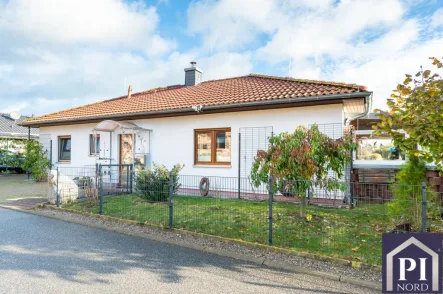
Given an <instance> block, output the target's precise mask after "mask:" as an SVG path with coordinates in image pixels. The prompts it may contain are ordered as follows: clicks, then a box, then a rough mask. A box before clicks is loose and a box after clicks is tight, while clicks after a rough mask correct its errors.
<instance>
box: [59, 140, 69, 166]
mask: <svg viewBox="0 0 443 294" xmlns="http://www.w3.org/2000/svg"><path fill="white" fill-rule="evenodd" d="M58 161H60V162H69V161H71V136H60V137H58Z"/></svg>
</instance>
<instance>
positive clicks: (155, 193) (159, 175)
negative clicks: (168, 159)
mask: <svg viewBox="0 0 443 294" xmlns="http://www.w3.org/2000/svg"><path fill="white" fill-rule="evenodd" d="M153 165H154V168H153V169H149V168H144V169H142V170H141V171H139V172H138V174H137V175H136V177H135V187H134V188H135V193H136V194H137V196H139V197H140V198H142V199H145V200H148V201H155V202H164V201H167V200H168V199H169V186H170V171H169V170H168V169H167V168H166V167H165V166H164V165H158V164H156V163H153ZM183 167H184V165H181V164H176V165H174V167H173V168H172V173H173V175H174V179H173V188H172V189H173V193H174V194H175V193H176V192H177V190H178V188H179V187H180V184H179V183H178V180H179V177H178V174H179V173H180V171H181V170H182V169H183Z"/></svg>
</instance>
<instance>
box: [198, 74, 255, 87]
mask: <svg viewBox="0 0 443 294" xmlns="http://www.w3.org/2000/svg"><path fill="white" fill-rule="evenodd" d="M249 76H250V74H249V75H245V76H238V77H230V78H223V79H217V80H207V81H203V82H201V83H200V84H197V85H196V86H198V85H201V84H205V83H212V82H218V81H226V80H234V79H241V78H247V77H249Z"/></svg>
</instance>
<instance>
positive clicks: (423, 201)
mask: <svg viewBox="0 0 443 294" xmlns="http://www.w3.org/2000/svg"><path fill="white" fill-rule="evenodd" d="M421 195H422V212H421V218H422V222H421V224H422V232H423V233H426V232H427V230H426V218H427V217H426V206H427V202H426V182H423V183H421Z"/></svg>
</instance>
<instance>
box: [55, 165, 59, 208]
mask: <svg viewBox="0 0 443 294" xmlns="http://www.w3.org/2000/svg"><path fill="white" fill-rule="evenodd" d="M58 177H59V173H58V167H57V186H56V192H55V202H56V204H57V207H60V191H59V189H58Z"/></svg>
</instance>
